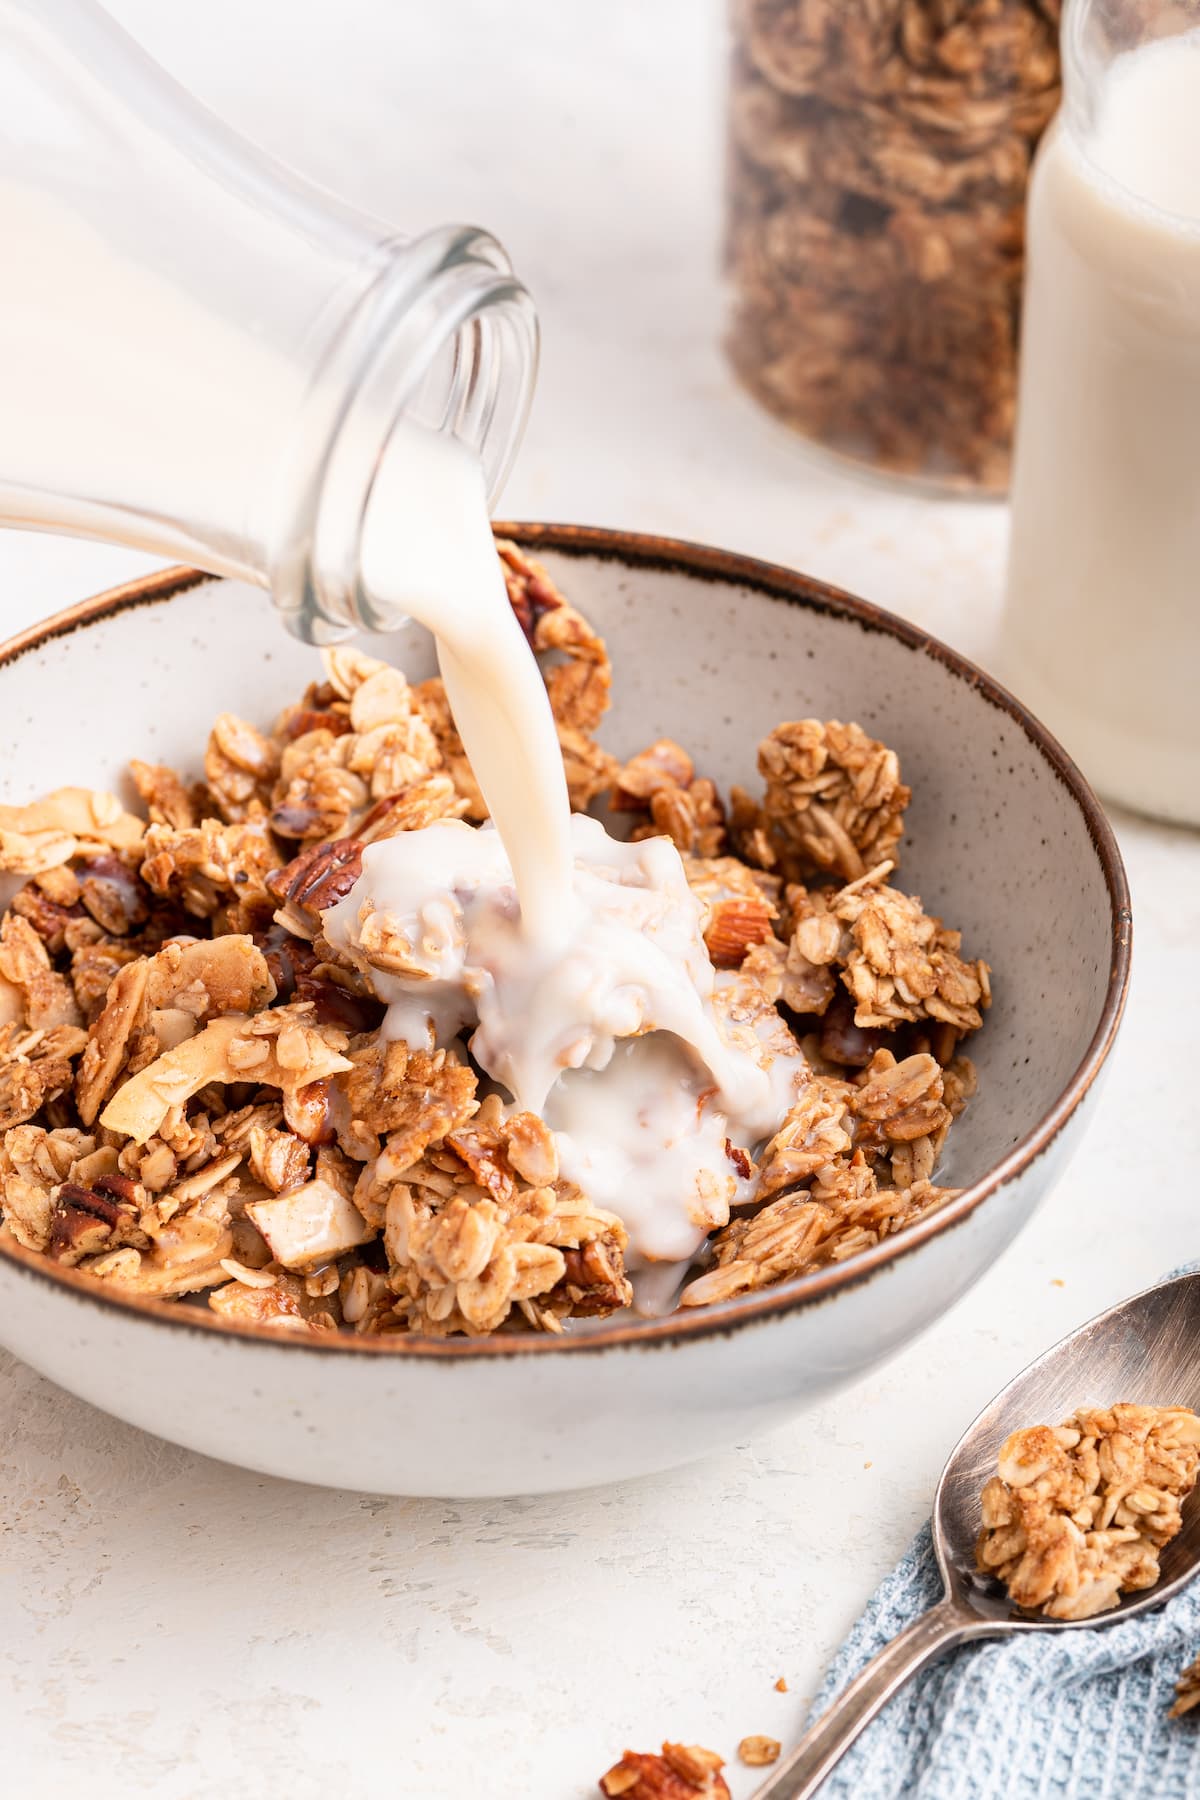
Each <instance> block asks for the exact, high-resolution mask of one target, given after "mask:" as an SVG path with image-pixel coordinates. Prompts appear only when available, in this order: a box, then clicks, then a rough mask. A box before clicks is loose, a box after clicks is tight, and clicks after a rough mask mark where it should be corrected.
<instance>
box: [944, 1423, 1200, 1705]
mask: <svg viewBox="0 0 1200 1800" xmlns="http://www.w3.org/2000/svg"><path fill="white" fill-rule="evenodd" d="M1198 1465H1200V1418H1198V1417H1197V1416H1196V1414H1195V1413H1194V1412H1192V1411H1191V1410H1190V1408H1188V1407H1183V1406H1132V1405H1123V1404H1119V1405H1116V1406H1112V1407H1087V1408H1081V1409H1080V1410H1079V1411H1078V1412H1076V1413H1074V1414H1073V1415H1072V1416H1071V1418H1069V1419H1068V1420H1066V1422H1065V1423H1064V1424H1062V1425H1059V1426H1050V1425H1034V1426H1030V1427H1029V1428H1028V1429H1026V1430H1024V1431H1014V1432H1013V1434H1012V1435H1011V1437H1009V1438H1007V1439H1006V1440H1005V1442H1004V1444H1003V1445H1002V1446H1001V1448H1000V1455H999V1459H998V1469H999V1472H998V1474H996V1475H994V1476H993V1477H992V1479H991V1480H990V1481H989V1482H988V1484H987V1486H986V1487H985V1488H984V1490H983V1497H982V1525H981V1529H980V1533H979V1538H978V1541H977V1544H976V1548H975V1557H976V1562H977V1563H978V1566H979V1569H980V1571H981V1572H982V1573H983V1574H985V1575H992V1576H995V1577H996V1578H997V1579H999V1580H1000V1581H1003V1582H1004V1584H1005V1586H1006V1587H1007V1589H1008V1592H1009V1595H1010V1596H1011V1598H1012V1599H1013V1600H1014V1601H1015V1603H1016V1604H1017V1605H1018V1606H1023V1607H1029V1608H1031V1609H1037V1610H1039V1611H1041V1612H1043V1613H1045V1615H1046V1616H1047V1618H1051V1619H1087V1618H1091V1617H1092V1615H1093V1614H1094V1613H1099V1612H1105V1611H1107V1610H1108V1608H1109V1607H1113V1606H1116V1604H1117V1602H1118V1599H1119V1597H1120V1596H1121V1594H1124V1593H1132V1592H1136V1591H1138V1590H1139V1589H1143V1588H1151V1587H1153V1586H1154V1584H1155V1582H1156V1581H1157V1580H1158V1576H1159V1566H1158V1553H1159V1551H1160V1550H1161V1549H1162V1548H1163V1547H1164V1546H1165V1545H1166V1544H1169V1543H1170V1541H1171V1539H1172V1538H1173V1537H1175V1536H1176V1535H1177V1534H1178V1532H1179V1531H1180V1529H1181V1527H1182V1516H1181V1508H1182V1505H1183V1503H1184V1501H1185V1500H1186V1499H1187V1497H1188V1495H1189V1494H1190V1493H1191V1491H1192V1489H1193V1487H1194V1486H1195V1484H1196V1475H1197V1468H1198ZM1181 1698H1186V1694H1183V1695H1181ZM1193 1703H1194V1702H1193V1701H1190V1700H1189V1701H1188V1704H1193Z"/></svg>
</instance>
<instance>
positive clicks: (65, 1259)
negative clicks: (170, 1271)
mask: <svg viewBox="0 0 1200 1800" xmlns="http://www.w3.org/2000/svg"><path fill="white" fill-rule="evenodd" d="M124 1188H127V1189H128V1194H129V1197H127V1196H126V1193H125V1192H124V1191H122V1190H123V1189H124ZM114 1190H115V1192H114ZM135 1193H136V1189H135V1188H134V1184H133V1183H132V1182H126V1181H125V1179H124V1177H122V1176H119V1175H118V1176H108V1177H104V1176H102V1177H101V1178H100V1180H98V1181H97V1183H96V1185H95V1187H91V1188H86V1187H81V1186H80V1185H79V1183H78V1182H76V1181H64V1182H63V1184H62V1186H61V1187H60V1188H59V1190H58V1194H57V1196H56V1198H55V1203H54V1211H53V1212H52V1214H51V1216H50V1246H49V1254H50V1255H51V1256H52V1257H54V1259H55V1261H56V1262H61V1263H64V1264H65V1265H66V1266H67V1267H68V1268H71V1267H73V1266H74V1265H75V1264H76V1263H77V1262H79V1261H80V1260H81V1258H83V1257H85V1256H92V1255H94V1254H95V1253H96V1252H97V1251H100V1250H109V1249H112V1248H113V1247H114V1245H115V1244H117V1243H122V1244H129V1243H138V1244H145V1243H146V1242H147V1241H148V1240H147V1238H146V1237H145V1235H144V1233H142V1232H141V1231H140V1230H139V1229H138V1226H137V1208H136V1205H131V1204H130V1197H132V1196H133V1195H134V1194H135ZM118 1194H119V1196H120V1197H117V1196H118Z"/></svg>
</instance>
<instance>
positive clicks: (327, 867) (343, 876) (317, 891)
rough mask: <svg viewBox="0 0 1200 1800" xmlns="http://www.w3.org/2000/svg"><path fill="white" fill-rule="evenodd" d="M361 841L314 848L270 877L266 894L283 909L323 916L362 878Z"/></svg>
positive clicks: (338, 840)
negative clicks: (288, 906) (298, 907)
mask: <svg viewBox="0 0 1200 1800" xmlns="http://www.w3.org/2000/svg"><path fill="white" fill-rule="evenodd" d="M362 853H363V845H362V839H361V838H352V837H347V838H335V839H334V840H333V842H332V843H329V844H312V845H310V846H309V848H308V849H307V850H302V851H301V852H300V854H299V856H295V857H293V858H292V860H291V862H290V863H288V864H287V865H286V866H285V867H284V868H282V869H273V870H272V872H271V873H270V874H269V875H268V876H267V891H268V893H270V894H271V896H272V897H273V898H274V899H276V900H278V901H279V904H280V905H281V906H284V905H287V904H288V903H289V902H290V903H291V904H292V905H293V906H300V907H306V908H307V909H308V911H310V912H324V910H325V908H326V907H327V906H333V905H334V904H335V903H336V902H337V901H338V900H340V899H342V898H343V896H344V895H346V894H348V893H349V892H350V889H351V888H352V887H353V886H354V884H355V882H356V881H357V880H358V878H359V876H360V875H361V874H362Z"/></svg>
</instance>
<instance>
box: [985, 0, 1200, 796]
mask: <svg viewBox="0 0 1200 1800" xmlns="http://www.w3.org/2000/svg"><path fill="white" fill-rule="evenodd" d="M1063 63H1064V84H1065V101H1064V106H1063V109H1062V112H1061V113H1060V115H1059V118H1058V121H1057V122H1056V124H1055V125H1054V126H1053V128H1052V129H1051V131H1050V133H1049V134H1048V136H1047V138H1046V139H1045V140H1044V141H1043V144H1042V147H1041V149H1040V151H1039V153H1038V157H1037V163H1036V167H1035V171H1034V176H1033V182H1032V186H1031V189H1030V197H1029V215H1028V226H1027V230H1028V254H1029V266H1028V278H1027V285H1026V290H1025V310H1024V323H1023V336H1022V348H1021V378H1020V393H1019V401H1018V409H1017V436H1016V460H1015V468H1014V479H1013V491H1012V547H1011V553H1010V561H1009V574H1008V593H1007V601H1006V609H1005V617H1004V625H1003V637H1002V661H1003V664H1004V667H1005V672H1006V674H1007V677H1008V679H1009V681H1010V683H1011V685H1012V687H1013V688H1014V689H1015V690H1016V691H1017V692H1018V693H1019V694H1020V695H1021V696H1022V698H1023V699H1025V700H1027V701H1028V702H1029V704H1030V705H1031V706H1032V707H1033V709H1034V710H1035V711H1036V712H1038V713H1039V714H1040V715H1041V716H1042V718H1043V719H1044V720H1045V721H1046V723H1047V724H1048V725H1049V726H1050V728H1051V729H1052V730H1053V731H1054V732H1055V733H1056V734H1057V735H1058V736H1059V737H1060V738H1061V739H1062V741H1063V743H1064V744H1065V746H1066V748H1067V749H1068V750H1069V751H1070V752H1071V753H1072V755H1073V756H1074V757H1075V758H1076V759H1077V761H1078V762H1079V763H1080V765H1081V767H1082V768H1083V770H1084V773H1085V774H1086V775H1087V776H1089V778H1090V779H1091V780H1092V781H1093V782H1094V783H1095V785H1096V786H1097V787H1098V788H1099V789H1100V791H1101V793H1102V794H1104V795H1106V796H1107V797H1109V798H1111V799H1113V800H1117V801H1120V802H1122V803H1124V804H1125V805H1127V806H1131V807H1134V808H1136V809H1138V810H1139V811H1142V812H1146V813H1150V814H1153V815H1156V816H1157V817H1160V818H1164V819H1171V820H1178V821H1181V822H1186V823H1191V824H1200V703H1198V700H1197V686H1198V683H1200V8H1198V7H1197V6H1196V5H1195V4H1194V0H1188V3H1180V0H1172V3H1166V0H1068V4H1067V9H1066V14H1065V17H1064V21H1063Z"/></svg>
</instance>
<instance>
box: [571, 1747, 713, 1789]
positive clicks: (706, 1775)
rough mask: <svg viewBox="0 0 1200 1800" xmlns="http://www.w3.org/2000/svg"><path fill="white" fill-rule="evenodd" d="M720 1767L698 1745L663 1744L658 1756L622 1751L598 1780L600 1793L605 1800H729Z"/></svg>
mask: <svg viewBox="0 0 1200 1800" xmlns="http://www.w3.org/2000/svg"><path fill="white" fill-rule="evenodd" d="M724 1767H725V1764H724V1761H723V1760H722V1758H721V1757H719V1756H718V1755H717V1753H716V1751H715V1750H705V1749H702V1748H701V1746H700V1745H699V1744H664V1745H663V1747H662V1755H661V1756H654V1755H647V1754H646V1753H644V1752H642V1751H638V1750H626V1752H625V1754H624V1756H622V1758H621V1760H620V1762H619V1763H614V1764H613V1766H612V1768H611V1769H609V1771H608V1773H607V1774H606V1775H602V1776H601V1777H600V1792H601V1793H602V1794H606V1795H608V1800H619V1797H620V1796H624V1800H729V1787H728V1785H727V1783H726V1781H725V1777H724V1776H723V1775H722V1774H721V1770H722V1769H723V1768H724Z"/></svg>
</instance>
